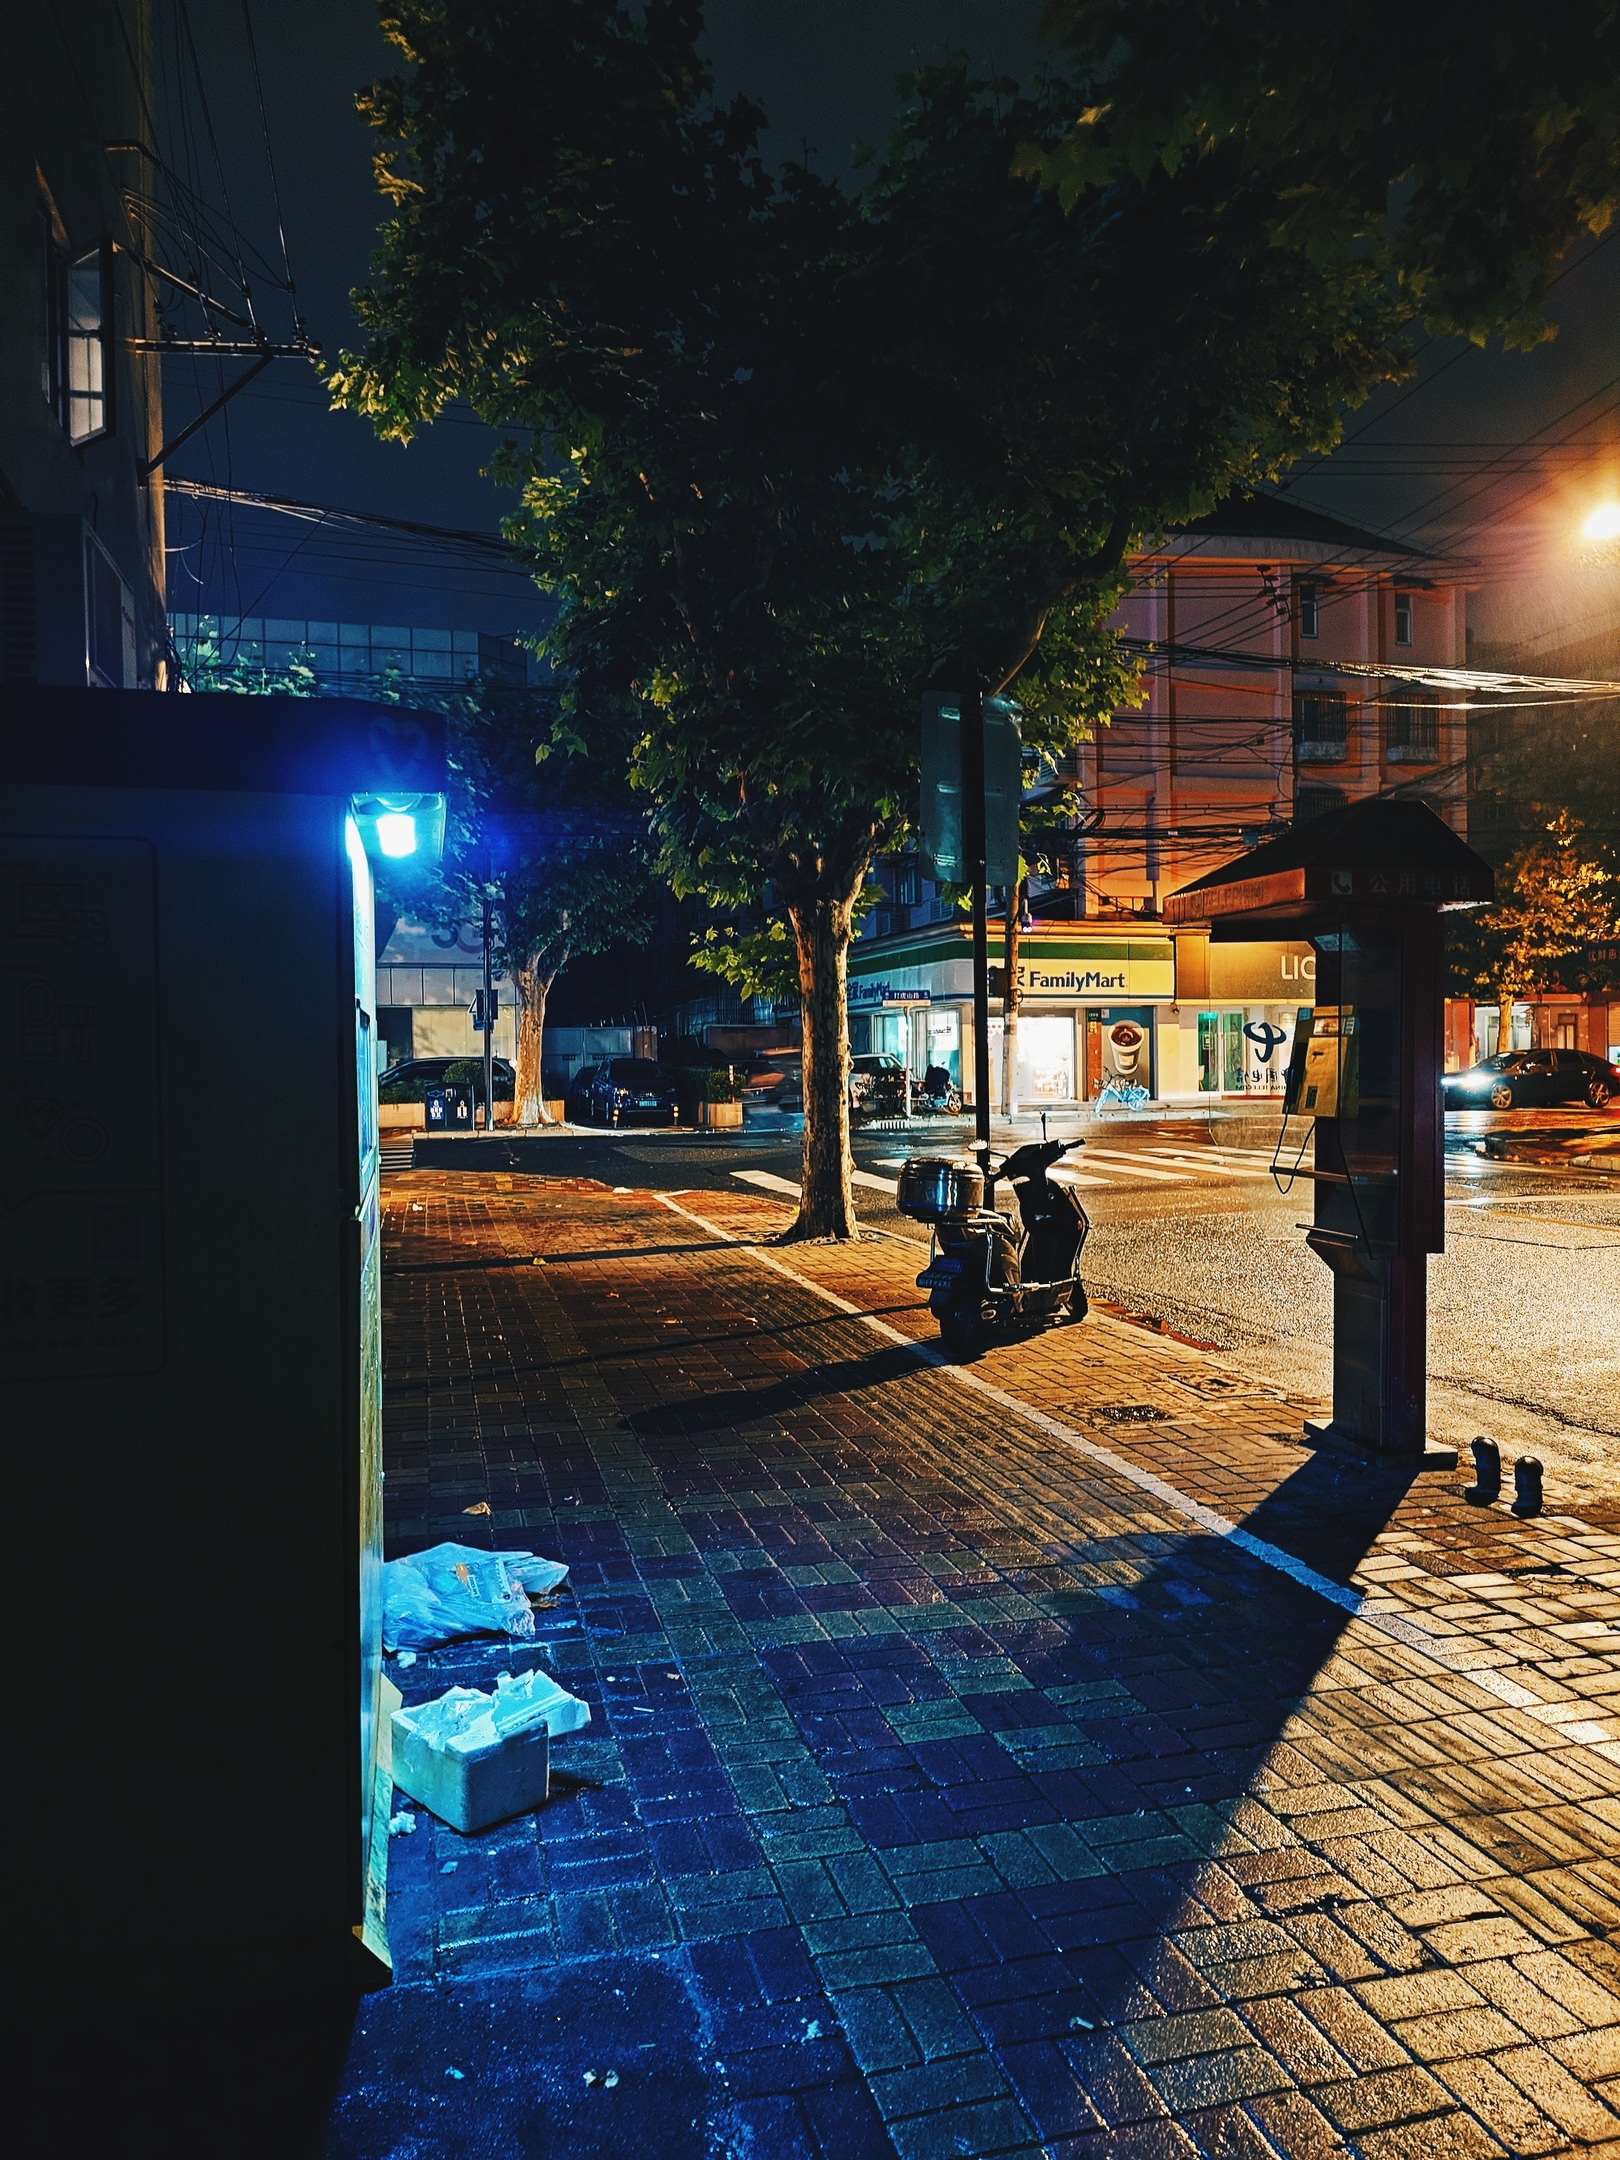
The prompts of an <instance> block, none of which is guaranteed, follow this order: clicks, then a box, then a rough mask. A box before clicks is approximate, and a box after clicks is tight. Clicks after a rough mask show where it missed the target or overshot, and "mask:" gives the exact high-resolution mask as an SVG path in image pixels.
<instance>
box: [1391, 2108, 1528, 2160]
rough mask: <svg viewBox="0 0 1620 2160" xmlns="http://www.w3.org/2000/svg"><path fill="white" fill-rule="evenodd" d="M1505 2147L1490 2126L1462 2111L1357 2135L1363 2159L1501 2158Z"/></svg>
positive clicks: (1465, 2159) (1483, 2159)
mask: <svg viewBox="0 0 1620 2160" xmlns="http://www.w3.org/2000/svg"><path fill="white" fill-rule="evenodd" d="M1502 2150H1503V2148H1502V2146H1501V2145H1500V2144H1499V2143H1498V2142H1497V2140H1496V2139H1495V2138H1494V2137H1492V2136H1491V2134H1490V2132H1489V2131H1488V2130H1486V2129H1485V2128H1484V2127H1483V2126H1482V2125H1481V2124H1480V2123H1477V2122H1476V2121H1475V2120H1474V2119H1473V2117H1472V2116H1470V2115H1464V2114H1462V2113H1461V2112H1460V2111H1454V2112H1452V2113H1450V2114H1445V2115H1430V2116H1427V2117H1426V2118H1425V2119H1424V2120H1423V2121H1422V2122H1411V2123H1394V2124H1392V2125H1391V2126H1390V2127H1389V2128H1388V2129H1385V2130H1372V2131H1367V2132H1363V2133H1362V2134H1361V2135H1360V2136H1358V2137H1357V2139H1356V2151H1357V2152H1358V2154H1360V2155H1361V2160H1498V2156H1499V2155H1500V2154H1501V2152H1502Z"/></svg>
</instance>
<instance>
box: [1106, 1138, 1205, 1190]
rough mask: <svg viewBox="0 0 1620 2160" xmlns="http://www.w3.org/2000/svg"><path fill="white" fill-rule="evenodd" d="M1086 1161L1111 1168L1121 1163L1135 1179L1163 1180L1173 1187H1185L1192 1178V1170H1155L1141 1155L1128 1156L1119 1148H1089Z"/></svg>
mask: <svg viewBox="0 0 1620 2160" xmlns="http://www.w3.org/2000/svg"><path fill="white" fill-rule="evenodd" d="M1086 1161H1087V1162H1088V1163H1090V1162H1103V1163H1106V1164H1107V1165H1108V1166H1109V1167H1110V1168H1112V1167H1113V1165H1114V1164H1115V1163H1119V1164H1121V1165H1122V1166H1123V1168H1124V1169H1126V1170H1129V1171H1130V1173H1131V1175H1132V1176H1133V1177H1145V1178H1163V1179H1165V1180H1166V1181H1167V1182H1168V1183H1169V1184H1172V1185H1185V1184H1186V1183H1187V1181H1188V1179H1189V1178H1190V1177H1191V1176H1192V1172H1191V1171H1190V1170H1154V1169H1152V1168H1150V1167H1149V1166H1148V1165H1147V1164H1146V1163H1144V1162H1143V1160H1142V1158H1141V1156H1140V1155H1127V1154H1124V1153H1122V1152H1121V1151H1120V1150H1118V1149H1117V1148H1093V1147H1088V1148H1087V1149H1086ZM1118 1174H1123V1173H1122V1172H1121V1173H1118Z"/></svg>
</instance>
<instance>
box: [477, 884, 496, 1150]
mask: <svg viewBox="0 0 1620 2160" xmlns="http://www.w3.org/2000/svg"><path fill="white" fill-rule="evenodd" d="M494 931H495V911H494V903H493V902H492V901H491V899H490V896H489V894H488V892H486V893H485V894H484V1004H483V1011H482V1013H481V1014H480V1016H479V1017H480V1018H481V1019H482V1021H483V1023H484V1130H485V1132H493V1131H494V1130H495V985H494V981H493V979H492V971H491V966H490V958H491V956H490V947H491V946H492V945H493V943H494Z"/></svg>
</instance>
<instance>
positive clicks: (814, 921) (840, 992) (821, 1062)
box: [788, 866, 865, 1238]
mask: <svg viewBox="0 0 1620 2160" xmlns="http://www.w3.org/2000/svg"><path fill="white" fill-rule="evenodd" d="M861 874H862V876H864V875H865V870H864V866H863V868H862V873H861ZM857 889H858V884H857ZM853 904H854V895H853V893H852V894H851V895H849V896H848V897H846V898H844V899H828V898H819V897H818V898H815V899H811V900H805V901H803V902H800V903H798V904H791V903H790V905H789V907H788V920H789V921H790V922H791V923H792V925H793V942H794V945H795V948H796V949H797V952H798V960H799V1009H800V1012H801V1014H802V1016H803V1026H804V1049H803V1066H804V1156H803V1169H802V1171H801V1179H802V1184H801V1190H800V1198H799V1214H798V1219H797V1221H796V1222H795V1223H794V1225H793V1228H792V1229H791V1230H790V1231H789V1232H788V1236H789V1237H791V1238H858V1237H859V1236H860V1234H861V1233H860V1228H859V1226H858V1224H857V1223H856V1220H855V1192H854V1187H853V1185H852V1184H851V1182H850V1172H851V1170H852V1169H853V1168H854V1164H853V1162H852V1161H851V1158H850V1152H849V1005H848V1000H847V997H846V986H847V977H848V961H849V939H850V914H851V909H852V907H853Z"/></svg>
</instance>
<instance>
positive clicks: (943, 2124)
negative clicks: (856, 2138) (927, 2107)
mask: <svg viewBox="0 0 1620 2160" xmlns="http://www.w3.org/2000/svg"><path fill="white" fill-rule="evenodd" d="M889 2136H890V2137H891V2139H892V2140H893V2142H894V2149H895V2151H896V2152H897V2153H898V2154H899V2155H900V2160H978V2156H979V2155H981V2154H983V2155H984V2156H985V2160H990V2156H991V2155H997V2156H999V2155H1005V2156H1006V2160H1024V2156H1026V2155H1027V2156H1029V2160H1034V2155H1035V2153H1036V2151H1037V2150H1038V2146H1037V2143H1036V2140H1035V2139H1034V2137H1033V2136H1032V2134H1031V2129H1030V2124H1029V2121H1028V2119H1027V2117H1026V2116H1025V2114H1024V2112H1023V2110H1022V2108H1020V2107H1019V2106H1018V2104H1017V2102H1016V2101H1014V2100H1010V2099H1009V2100H991V2101H981V2102H979V2103H977V2104H973V2105H968V2106H961V2107H948V2108H946V2109H945V2110H944V2111H943V2112H941V2113H939V2114H933V2115H919V2116H913V2117H911V2118H910V2119H909V2120H907V2121H903V2122H891V2123H890V2124H889Z"/></svg>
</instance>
